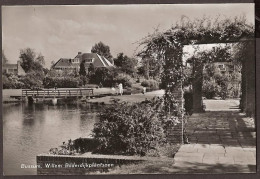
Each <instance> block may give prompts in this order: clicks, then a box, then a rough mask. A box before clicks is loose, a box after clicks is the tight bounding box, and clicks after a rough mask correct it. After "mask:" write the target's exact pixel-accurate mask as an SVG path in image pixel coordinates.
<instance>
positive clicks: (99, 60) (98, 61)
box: [54, 53, 113, 68]
mask: <svg viewBox="0 0 260 179" xmlns="http://www.w3.org/2000/svg"><path fill="white" fill-rule="evenodd" d="M75 58H78V59H79V63H72V60H71V59H69V58H61V59H59V60H58V61H57V62H56V63H55V64H54V68H55V67H56V68H57V67H69V66H71V67H79V65H80V63H81V62H82V61H83V60H85V67H89V65H90V63H92V64H93V65H94V67H112V66H113V64H112V63H110V62H109V61H108V60H107V59H106V58H105V57H103V56H100V55H98V54H97V53H79V54H78V55H76V57H75ZM75 58H74V59H75ZM89 59H93V61H92V62H87V60H89Z"/></svg>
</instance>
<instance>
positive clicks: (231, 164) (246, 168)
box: [172, 100, 256, 173]
mask: <svg viewBox="0 0 260 179" xmlns="http://www.w3.org/2000/svg"><path fill="white" fill-rule="evenodd" d="M204 104H205V105H206V112H205V113H198V114H193V115H192V116H190V117H189V119H188V122H187V124H186V131H187V135H188V138H189V142H190V144H185V145H182V146H181V148H180V149H179V151H178V152H177V153H176V154H175V157H174V159H175V164H174V169H173V170H172V172H174V173H176V172H177V173H234V172H236V173H237V172H238V173H248V172H255V171H256V130H255V125H254V119H252V118H248V117H245V115H244V114H242V113H239V110H238V104H239V103H238V100H204Z"/></svg>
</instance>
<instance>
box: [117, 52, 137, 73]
mask: <svg viewBox="0 0 260 179" xmlns="http://www.w3.org/2000/svg"><path fill="white" fill-rule="evenodd" d="M114 62H115V65H116V66H117V67H119V68H120V69H121V71H122V72H125V73H127V74H129V75H132V76H133V75H135V73H136V72H137V69H136V66H137V63H138V61H137V59H135V58H130V57H128V56H126V55H124V54H123V53H119V54H118V55H117V58H115V59H114Z"/></svg>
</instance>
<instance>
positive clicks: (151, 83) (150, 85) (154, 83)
mask: <svg viewBox="0 0 260 179" xmlns="http://www.w3.org/2000/svg"><path fill="white" fill-rule="evenodd" d="M141 85H142V86H143V87H148V88H151V89H159V82H157V81H156V80H145V81H143V82H142V83H141Z"/></svg>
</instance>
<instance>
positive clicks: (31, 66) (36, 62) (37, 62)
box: [20, 48, 45, 73]
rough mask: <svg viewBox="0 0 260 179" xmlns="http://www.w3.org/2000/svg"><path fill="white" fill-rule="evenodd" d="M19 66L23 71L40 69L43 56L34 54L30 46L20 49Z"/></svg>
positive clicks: (43, 62) (42, 63) (43, 61)
mask: <svg viewBox="0 0 260 179" xmlns="http://www.w3.org/2000/svg"><path fill="white" fill-rule="evenodd" d="M20 60H21V67H22V68H23V69H24V71H25V72H26V73H27V72H30V71H42V70H43V65H44V64H45V60H44V56H42V55H41V54H36V52H35V51H34V50H33V49H31V48H26V49H22V50H20Z"/></svg>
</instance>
